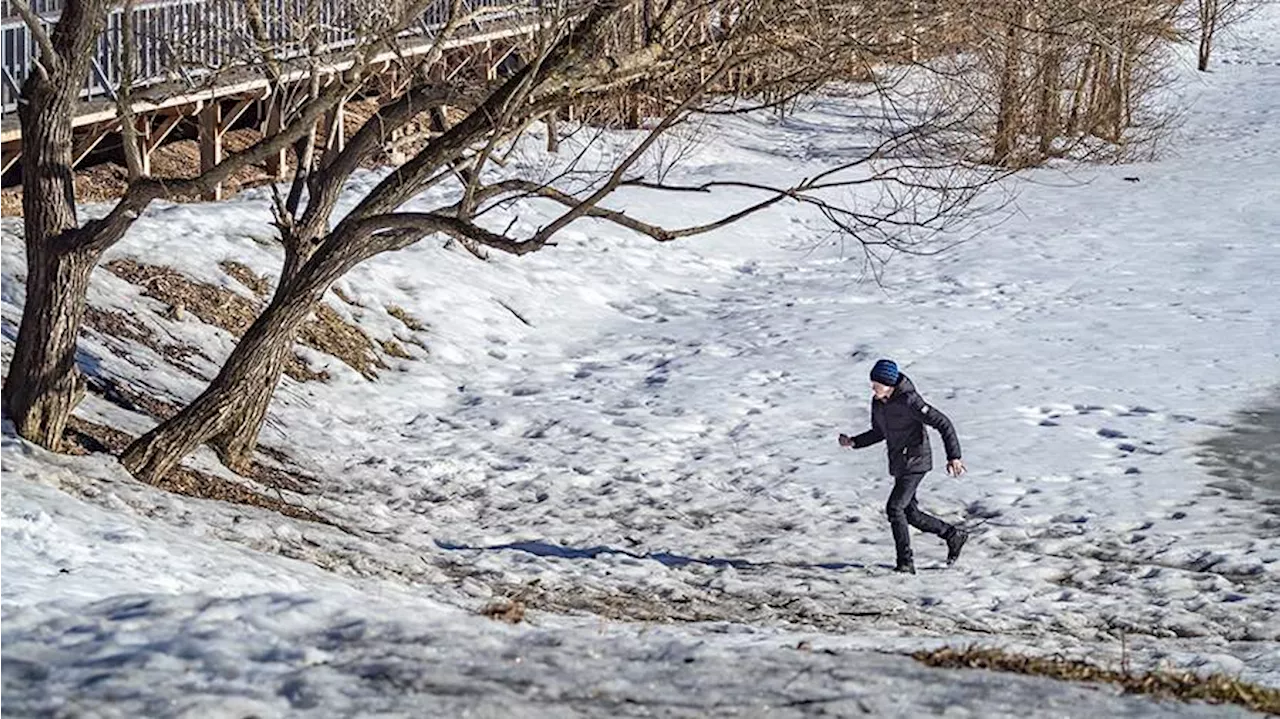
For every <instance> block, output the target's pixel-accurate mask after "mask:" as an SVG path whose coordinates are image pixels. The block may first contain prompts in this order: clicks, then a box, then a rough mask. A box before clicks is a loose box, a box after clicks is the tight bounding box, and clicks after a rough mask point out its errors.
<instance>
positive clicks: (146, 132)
mask: <svg viewBox="0 0 1280 719" xmlns="http://www.w3.org/2000/svg"><path fill="white" fill-rule="evenodd" d="M137 122H138V172H141V173H142V176H143V177H151V149H152V147H153V145H152V144H151V115H142V116H141V117H139V118H137Z"/></svg>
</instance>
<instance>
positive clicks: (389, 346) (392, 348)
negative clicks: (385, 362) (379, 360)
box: [380, 340, 413, 359]
mask: <svg viewBox="0 0 1280 719" xmlns="http://www.w3.org/2000/svg"><path fill="white" fill-rule="evenodd" d="M380 344H381V345H382V352H383V354H385V355H386V356H388V357H398V358H400V359H413V355H411V354H409V351H408V350H406V349H405V348H404V345H402V344H400V343H399V342H396V341H395V340H382V342H381V343H380Z"/></svg>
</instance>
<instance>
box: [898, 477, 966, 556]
mask: <svg viewBox="0 0 1280 719" xmlns="http://www.w3.org/2000/svg"><path fill="white" fill-rule="evenodd" d="M924 475H925V473H924V472H916V473H914V474H904V475H902V476H901V477H894V478H893V492H891V493H890V494H889V502H888V504H886V505H885V507H884V511H885V514H887V515H889V527H890V528H891V529H892V530H893V546H894V548H895V549H897V550H898V561H899V562H903V561H907V560H910V559H911V535H910V534H909V533H908V530H907V525H911V526H912V527H915V528H916V529H918V530H920V531H921V532H928V533H929V534H936V535H938V536H939V537H942V538H943V539H946V538H948V537H950V536H951V534H952V532H954V531H955V527H953V526H951V525H950V524H947V523H946V522H944V521H942V520H941V519H938V518H937V517H935V516H933V515H932V514H926V513H925V512H923V511H921V510H920V507H919V506H918V505H917V504H916V488H918V487H919V486H920V481H921V480H923V479H924Z"/></svg>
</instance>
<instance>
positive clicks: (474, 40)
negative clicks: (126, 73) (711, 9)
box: [0, 23, 541, 143]
mask: <svg viewBox="0 0 1280 719" xmlns="http://www.w3.org/2000/svg"><path fill="white" fill-rule="evenodd" d="M539 29H541V25H540V24H539V23H530V24H527V25H520V26H516V27H510V28H504V29H500V30H493V31H490V32H486V33H481V34H477V35H471V36H464V37H457V38H451V39H449V40H446V41H445V42H443V43H442V44H441V49H442V50H453V49H459V48H466V47H471V46H475V45H481V44H484V43H486V42H488V43H491V42H493V41H494V40H505V39H507V38H512V37H520V36H523V35H530V34H532V33H534V32H537V31H538V30H539ZM432 47H434V41H433V40H431V39H424V40H423V41H422V42H420V43H416V44H414V45H409V46H407V47H402V48H398V49H396V50H389V51H386V52H383V53H379V54H378V55H376V56H375V57H373V58H372V59H371V60H370V62H371V63H380V62H384V61H392V62H394V61H396V60H400V59H403V58H408V57H414V56H416V55H421V54H424V53H426V52H429V51H430V50H431V48H432ZM468 61H469V60H468ZM354 64H355V61H354V60H351V59H346V60H341V61H337V62H333V63H330V64H328V65H324V66H322V67H321V68H319V72H321V73H323V74H325V75H332V74H334V73H340V72H344V71H346V70H348V69H350V68H351V66H352V65H354ZM465 64H466V63H464V66H465ZM460 69H461V67H459V68H457V70H460ZM314 71H315V70H313V69H311V68H304V69H299V70H294V71H291V72H288V73H285V74H284V76H283V77H281V82H283V83H285V84H288V83H292V82H297V81H300V80H305V79H307V78H309V77H311V74H312V72H314ZM454 74H456V70H455V73H454ZM270 86H271V81H270V80H267V79H266V78H255V79H252V80H245V81H242V82H237V83H231V84H228V85H224V86H221V87H215V88H212V89H210V90H200V91H199V92H194V93H185V94H182V95H175V96H173V97H169V98H165V99H163V100H159V101H153V100H139V101H138V102H136V103H134V106H133V112H134V114H135V115H141V114H144V113H152V112H159V111H160V110H167V109H170V108H175V107H181V106H186V105H193V104H195V103H206V102H213V101H215V100H217V99H219V98H225V97H229V96H234V95H242V94H244V93H246V92H252V91H262V90H264V89H265V90H269V89H270ZM158 88H159V86H158ZM156 91H157V92H158V91H159V89H157V90H156ZM115 117H116V108H115V106H114V105H111V106H109V107H105V108H103V109H101V110H96V111H93V112H86V113H84V114H80V115H76V116H75V117H73V118H72V120H71V124H72V126H73V127H77V128H78V127H84V126H86V125H93V124H97V123H101V122H107V121H110V120H114V119H115ZM20 137H22V130H21V128H17V127H15V128H11V129H8V130H4V131H3V132H2V133H0V141H2V142H4V143H9V142H11V141H13V140H17V139H19V138H20Z"/></svg>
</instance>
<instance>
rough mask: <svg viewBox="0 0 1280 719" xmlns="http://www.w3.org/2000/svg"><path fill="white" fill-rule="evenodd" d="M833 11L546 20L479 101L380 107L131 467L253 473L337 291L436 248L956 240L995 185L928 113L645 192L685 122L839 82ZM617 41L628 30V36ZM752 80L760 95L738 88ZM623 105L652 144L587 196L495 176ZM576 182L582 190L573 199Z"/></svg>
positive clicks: (777, 7)
mask: <svg viewBox="0 0 1280 719" xmlns="http://www.w3.org/2000/svg"><path fill="white" fill-rule="evenodd" d="M823 8H824V4H821V3H818V2H813V3H811V4H810V3H805V2H797V1H796V0H608V1H602V2H596V3H594V4H591V5H590V6H589V7H588V9H587V10H586V11H585V12H583V13H582V14H580V15H577V16H566V17H562V18H559V19H557V20H555V21H552V22H549V23H548V24H547V26H546V29H545V32H544V33H543V34H542V35H541V36H540V37H539V38H538V39H537V42H535V43H533V44H532V46H531V48H530V49H529V53H528V56H527V57H526V61H525V63H524V64H523V66H522V67H520V68H519V69H518V70H516V71H515V72H514V73H513V74H512V75H511V76H510V77H508V78H507V79H506V80H505V81H503V82H502V83H501V84H499V85H498V86H497V87H495V88H494V89H492V91H489V92H486V93H485V94H484V95H483V96H482V97H481V98H479V99H478V100H473V98H470V97H468V96H467V94H466V93H464V92H461V91H460V90H459V89H458V88H457V87H454V86H452V85H451V84H450V83H448V82H438V81H431V80H429V79H423V80H420V81H419V82H417V83H415V84H414V85H413V86H412V87H410V88H409V89H408V90H406V91H405V93H404V94H403V95H401V96H400V97H398V98H395V99H393V100H391V101H390V102H389V103H388V104H386V105H385V106H383V108H382V109H381V111H380V113H379V116H378V121H377V122H376V123H375V122H370V123H369V124H367V125H366V126H365V127H364V128H363V129H361V130H360V131H359V132H358V133H357V134H356V135H355V136H354V137H353V138H352V140H351V142H350V143H349V144H348V145H347V147H346V148H345V149H343V150H342V151H340V152H336V153H333V154H332V155H326V157H325V158H324V160H323V162H322V163H321V164H320V165H319V166H318V167H317V168H316V169H315V171H314V172H312V173H309V174H305V175H304V174H301V173H300V174H299V175H298V176H297V177H295V179H294V181H293V186H292V188H291V191H290V192H289V193H288V194H287V196H281V195H277V197H276V202H275V222H276V225H277V227H278V228H279V230H280V233H281V239H282V242H283V244H284V248H285V263H284V271H283V273H282V276H281V280H280V283H279V286H278V287H277V289H276V292H275V295H274V296H273V298H272V301H271V302H270V304H269V305H268V306H267V308H266V309H265V310H264V311H263V313H262V314H261V315H260V316H259V317H258V318H257V320H256V321H255V322H254V323H253V325H252V326H251V327H250V328H249V329H248V331H247V332H246V333H245V335H244V337H243V338H242V339H241V341H240V343H239V344H238V345H237V346H236V348H235V349H234V350H233V352H232V353H231V355H230V357H229V358H228V359H227V361H226V363H225V365H224V366H223V368H222V370H221V372H220V373H219V374H218V376H217V377H216V378H215V379H214V380H213V381H212V382H211V383H210V385H209V386H208V388H207V389H206V390H205V391H204V392H202V393H201V394H200V395H199V396H198V397H197V398H196V399H195V400H194V401H192V402H191V403H190V404H189V405H187V406H186V407H185V408H184V409H183V410H181V411H180V412H179V413H177V414H176V415H174V416H173V417H172V418H170V419H168V420H166V421H165V422H163V423H161V424H160V425H158V426H157V427H155V428H154V429H153V430H151V431H150V432H148V433H146V434H145V435H144V436H142V437H140V438H139V439H138V440H136V441H135V442H134V443H133V444H132V445H131V446H130V447H129V448H128V449H127V450H126V451H125V452H124V453H123V455H122V456H121V461H122V462H123V463H124V465H125V466H126V467H127V468H128V469H129V470H130V471H132V472H133V473H134V474H135V475H136V476H138V477H140V478H142V479H144V480H152V479H155V478H157V477H160V476H163V475H164V474H165V473H166V472H168V471H169V470H170V469H172V468H173V467H175V466H176V465H177V463H178V462H180V461H181V460H182V458H183V457H185V456H186V455H187V454H189V453H190V452H191V451H193V450H194V449H195V448H196V447H197V446H199V445H200V444H203V443H209V444H211V445H212V446H213V448H214V449H215V451H217V452H218V454H219V455H220V457H221V459H222V460H223V461H224V462H225V463H227V464H228V465H229V466H231V467H232V468H239V467H242V466H243V465H244V464H245V463H246V462H247V461H248V459H249V455H250V453H251V452H252V451H253V449H254V447H255V444H256V441H257V436H258V432H259V430H260V428H261V426H262V423H263V420H264V417H265V415H266V412H267V408H268V406H269V402H270V398H271V395H272V393H273V391H274V389H275V387H276V385H277V383H278V381H279V378H280V374H281V371H282V365H283V361H284V358H285V356H286V354H287V352H288V350H289V348H290V347H291V345H292V343H293V340H294V337H295V336H296V333H297V331H298V329H299V327H300V326H301V324H302V323H303V322H304V321H305V320H306V319H307V317H308V316H309V315H310V314H311V312H312V311H313V310H314V309H315V308H316V306H317V304H318V303H319V302H320V301H321V300H322V297H323V296H324V294H325V292H326V291H327V289H328V288H329V287H330V285H331V284H332V283H333V282H334V281H335V280H337V279H338V278H339V277H341V276H342V275H343V274H344V273H346V272H347V271H349V270H350V269H351V268H352V267H354V266H355V265H357V264H358V263H360V262H363V261H365V260H367V259H369V258H371V257H374V256H377V255H379V254H382V253H385V252H391V251H395V250H398V249H402V248H404V247H407V246H409V245H411V244H413V243H415V242H418V241H420V240H422V239H423V238H426V237H432V236H439V237H447V238H452V239H456V240H460V241H464V242H467V243H471V244H472V245H473V246H477V247H484V248H489V249H491V250H496V251H500V252H507V253H511V254H514V255H524V254H527V253H531V252H536V251H539V250H542V249H544V248H546V247H548V246H549V245H551V244H552V243H553V240H554V238H555V237H556V235H557V234H558V233H559V232H560V231H561V230H563V229H564V228H565V227H566V226H568V225H569V224H571V223H573V222H576V221H579V220H583V219H591V220H595V221H603V222H610V223H613V224H616V225H619V226H621V227H625V228H627V229H630V230H632V231H634V232H637V233H639V234H641V235H643V236H647V237H649V238H651V239H653V240H655V241H659V242H668V241H672V240H676V239H679V238H684V237H691V236H694V235H698V234H702V233H706V232H710V231H713V230H716V229H719V228H723V227H726V226H729V225H731V224H733V223H735V222H739V221H741V220H743V219H745V218H747V217H750V216H752V215H753V214H755V213H757V212H761V211H763V210H766V209H768V208H770V207H773V206H775V205H777V204H779V203H782V202H800V203H804V204H807V205H809V206H812V207H814V208H816V209H817V210H818V211H820V212H821V213H822V214H823V215H824V216H826V217H827V219H828V220H829V221H830V222H831V223H832V227H833V231H836V232H840V233H844V234H847V235H848V236H850V237H854V238H856V239H858V240H859V241H860V242H863V243H864V245H865V246H867V247H885V248H888V247H899V248H908V249H909V248H910V247H911V243H912V242H913V241H914V240H915V239H916V237H915V236H914V235H913V232H917V231H918V232H926V231H930V230H937V229H941V228H942V227H945V226H946V224H947V223H948V222H950V221H952V220H953V219H954V218H957V217H959V216H961V215H962V214H963V211H964V209H965V208H966V207H968V206H969V204H970V202H971V201H972V200H973V199H974V198H975V197H976V196H977V194H978V193H979V192H981V190H982V189H983V188H984V187H985V186H986V185H987V184H988V183H989V182H991V180H992V179H993V178H994V176H995V175H996V173H995V172H993V171H991V170H989V169H981V168H976V167H972V166H969V165H967V164H965V163H958V162H956V160H955V159H954V158H953V157H948V156H945V155H944V154H943V153H941V152H933V151H931V150H930V148H931V145H930V142H929V141H928V140H926V138H930V137H938V136H941V135H944V134H945V132H942V131H941V129H942V128H944V127H945V121H944V120H942V119H941V118H940V116H938V115H933V114H928V113H925V114H922V115H920V116H918V117H915V118H912V119H911V120H910V121H904V120H903V119H902V118H897V122H895V123H887V124H886V126H885V127H882V128H877V129H879V130H881V131H882V133H883V134H882V135H881V140H880V141H878V142H875V143H872V145H871V146H870V147H869V148H868V149H867V152H866V153H865V155H863V156H861V157H859V158H856V159H854V160H849V161H845V162H842V163H836V164H835V165H834V166H833V167H831V168H829V169H828V170H826V171H823V172H820V173H817V174H816V175H814V176H813V177H809V178H807V179H804V180H802V181H799V182H796V183H793V184H789V185H781V186H771V185H765V184H759V183H752V182H747V181H736V180H732V179H726V180H724V181H719V182H713V183H707V184H702V185H698V186H680V185H673V184H669V183H667V182H666V181H664V180H663V179H661V178H660V177H647V176H646V172H645V171H644V170H645V169H646V167H647V166H646V158H651V157H652V156H653V154H655V153H657V154H658V155H659V156H661V155H662V154H663V153H664V151H665V150H664V148H663V147H662V146H661V144H660V140H662V138H664V137H666V136H667V135H668V133H669V132H670V131H671V130H672V129H673V128H676V127H680V126H682V125H683V124H684V123H686V122H688V121H690V120H691V119H692V118H695V117H698V116H701V115H705V114H707V113H723V112H740V111H746V110H750V109H758V108H762V107H772V106H777V105H779V104H781V103H783V102H786V101H787V100H788V99H789V98H791V97H793V96H794V95H795V94H796V93H799V92H803V91H806V90H810V89H812V88H814V87H816V86H818V85H819V84H821V82H823V81H825V80H830V79H831V78H832V77H833V75H832V72H833V71H832V69H831V68H832V66H831V65H830V64H823V61H825V60H829V59H830V58H831V56H832V55H833V54H836V53H845V52H851V51H852V50H853V48H854V45H853V44H852V43H851V41H850V40H849V38H848V36H847V35H842V34H840V33H839V32H836V31H833V30H827V31H824V32H822V33H818V32H814V33H810V34H808V35H806V33H804V32H803V31H802V30H803V29H806V28H813V27H814V25H813V24H812V23H813V21H814V20H815V19H816V18H817V17H818V13H821V12H825V10H823ZM619 28H627V29H628V30H627V31H626V32H625V33H620V32H619V30H618V29H619ZM637 28H638V29H637ZM815 36H822V37H829V38H831V39H832V42H833V44H830V45H826V44H819V43H815V42H814V41H813V37H815ZM744 73H746V74H750V79H749V82H746V84H741V85H740V84H738V83H742V82H744V80H743V77H744ZM735 88H736V89H735ZM877 91H878V90H876V89H873V90H872V92H873V93H875V92H877ZM623 97H630V98H631V102H632V103H633V105H632V107H643V108H645V112H644V113H643V115H642V117H649V118H650V120H649V121H648V122H647V123H643V124H645V125H646V126H647V127H648V128H649V129H648V131H647V132H646V133H645V134H644V135H643V137H642V138H641V139H639V140H638V141H637V143H636V145H635V147H633V148H631V149H630V150H628V151H627V152H626V153H624V154H623V155H621V156H619V157H617V158H616V159H614V160H613V161H611V162H610V163H609V165H608V167H606V168H604V169H602V170H598V171H596V172H594V175H592V176H591V177H590V178H589V180H587V181H580V180H582V178H583V177H584V176H585V175H588V174H591V173H584V172H580V170H581V169H582V167H581V164H582V163H581V162H580V160H581V158H582V155H579V156H578V157H574V158H570V159H569V160H568V161H567V162H566V163H565V165H566V168H567V169H562V171H561V172H560V173H559V174H557V175H555V176H554V177H552V178H550V179H539V180H534V179H531V178H529V177H525V176H520V175H516V176H511V175H510V174H509V173H502V172H493V171H492V165H493V164H494V163H495V161H496V160H497V159H498V158H499V156H500V154H501V153H503V152H505V150H504V148H509V147H510V146H511V143H513V142H514V141H516V139H517V138H518V137H519V136H520V135H521V134H522V133H523V132H524V131H525V130H526V128H528V127H529V126H530V124H531V123H533V122H535V121H536V120H537V119H539V118H543V117H546V116H547V115H548V114H549V113H559V112H562V111H564V110H566V109H568V108H573V107H589V106H592V105H593V102H603V103H605V104H608V102H610V101H613V100H617V99H619V98H623ZM752 98H754V99H752ZM444 102H448V103H449V104H451V105H455V106H461V107H463V108H464V109H465V110H467V112H466V114H465V116H464V117H462V119H460V120H459V121H457V122H456V124H454V125H453V126H452V127H450V128H448V129H447V130H446V131H445V132H443V133H442V134H440V135H438V136H435V137H433V138H431V139H430V140H429V141H428V142H427V143H426V144H425V146H424V147H423V148H422V149H421V150H420V151H419V152H417V153H416V154H415V155H414V156H413V157H412V158H411V159H409V160H408V161H407V162H405V163H404V164H402V165H400V166H399V167H397V168H396V169H394V170H393V171H392V172H390V173H389V174H388V175H387V176H386V177H385V179H383V180H382V181H381V182H380V183H379V184H378V185H377V186H376V187H374V188H373V189H372V190H370V191H369V192H368V193H367V194H365V195H364V196H363V197H362V198H361V199H360V201H359V202H358V203H357V204H356V206H355V207H354V209H352V210H351V211H350V212H348V213H347V214H346V215H345V216H343V217H341V218H334V217H333V215H334V211H335V207H336V204H337V199H338V196H339V192H340V191H341V190H342V189H343V187H344V186H345V185H346V183H347V180H348V178H349V177H350V175H351V172H352V171H353V170H354V169H355V168H356V167H358V166H359V165H360V164H361V162H362V161H363V160H364V159H365V158H367V157H369V155H370V153H372V152H374V151H376V149H377V147H378V142H377V139H378V137H379V134H380V133H385V132H389V131H393V130H394V129H395V128H397V127H399V126H401V125H402V124H403V123H404V122H406V121H407V119H408V118H409V117H411V116H412V115H414V114H415V113H417V112H419V111H420V110H421V109H422V108H423V107H426V106H429V105H431V103H444ZM654 110H657V111H656V112H654ZM621 119H622V120H623V121H624V122H627V121H628V120H627V118H626V117H625V116H624V117H623V118H621ZM631 119H636V118H631ZM635 124H641V123H639V122H637V123H635ZM587 146H588V147H589V143H588V144H587ZM584 152H585V150H584ZM667 155H668V156H669V152H667ZM568 179H574V180H579V181H576V182H573V183H566V182H565V181H566V180H568ZM566 184H573V185H575V187H572V188H567V187H565V185H566ZM437 186H448V187H450V188H452V191H451V193H450V194H449V199H448V200H445V201H441V202H439V203H437V205H436V206H435V207H434V208H432V209H418V210H414V211H408V210H405V209H403V206H404V205H405V203H406V202H408V201H409V200H410V199H413V198H415V197H417V198H419V199H418V200H417V201H416V203H417V204H421V203H422V202H424V201H425V200H424V199H422V193H423V191H424V190H427V189H428V188H433V187H437ZM624 187H626V188H632V189H637V190H644V191H653V192H674V193H683V192H699V193H706V192H726V194H728V193H730V192H732V193H733V194H734V195H735V196H736V197H738V198H746V199H739V205H738V206H737V207H736V208H735V209H732V210H731V211H729V212H727V213H726V214H725V215H724V216H722V217H719V218H716V219H713V220H711V221H708V222H705V223H700V224H696V225H693V226H688V227H667V226H663V225H661V224H659V223H655V222H652V221H649V220H645V219H641V218H637V217H633V216H631V215H629V214H627V213H625V212H623V211H621V210H617V209H613V208H610V207H608V206H607V205H606V204H605V200H607V199H608V198H609V197H610V196H611V195H613V193H615V192H616V191H617V190H619V189H620V188H624ZM867 187H879V188H881V192H880V193H879V196H878V197H875V198H872V199H871V200H870V201H868V203H867V204H866V205H865V206H864V205H862V204H860V202H861V201H860V200H854V199H853V198H854V197H855V194H854V190H856V189H859V188H867ZM517 201H521V202H537V203H550V205H551V206H555V207H558V208H560V214H559V215H558V216H556V217H555V219H554V220H552V221H551V222H549V223H548V224H546V225H545V226H542V227H540V228H539V229H537V230H536V231H533V232H531V233H528V234H526V235H524V236H518V235H516V234H514V233H513V232H512V230H511V228H512V227H513V226H515V225H514V223H512V222H507V223H502V221H501V220H500V219H499V217H500V215H501V211H502V210H503V209H504V208H511V207H513V206H514V205H513V203H515V202H517Z"/></svg>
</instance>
